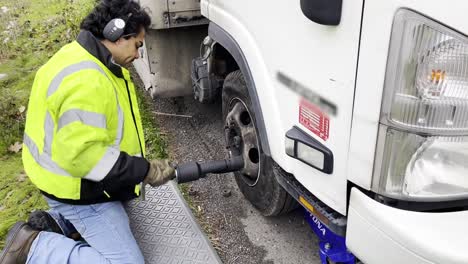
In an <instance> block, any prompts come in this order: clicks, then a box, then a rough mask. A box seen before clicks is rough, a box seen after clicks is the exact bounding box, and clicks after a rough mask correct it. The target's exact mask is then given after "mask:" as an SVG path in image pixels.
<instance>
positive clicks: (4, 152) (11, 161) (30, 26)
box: [0, 0, 166, 249]
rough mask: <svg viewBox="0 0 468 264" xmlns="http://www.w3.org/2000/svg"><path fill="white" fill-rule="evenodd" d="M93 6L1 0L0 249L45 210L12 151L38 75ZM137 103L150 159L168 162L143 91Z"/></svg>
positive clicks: (82, 1)
mask: <svg viewBox="0 0 468 264" xmlns="http://www.w3.org/2000/svg"><path fill="white" fill-rule="evenodd" d="M94 2H95V0H0V87H1V89H2V92H1V96H0V249H1V248H3V246H4V239H5V236H6V233H7V232H8V229H9V228H10V227H11V226H12V225H13V224H14V223H15V222H16V221H18V220H26V219H27V217H28V215H29V213H30V212H32V211H34V210H36V209H45V208H47V204H46V203H45V201H44V200H43V199H42V196H41V194H40V193H39V191H38V190H37V189H36V187H35V186H34V185H32V184H31V182H30V181H29V179H28V178H27V176H26V174H25V173H24V170H23V166H22V163H21V154H20V152H19V153H15V152H18V149H14V148H10V146H13V145H14V144H15V142H19V143H21V142H22V136H23V131H24V121H25V116H26V113H27V108H26V107H27V102H28V97H29V93H30V89H31V86H32V83H33V80H34V75H35V73H36V71H37V70H38V68H39V67H40V66H41V65H42V64H44V63H45V62H46V61H47V60H48V59H49V58H50V57H51V56H52V55H53V54H54V53H55V52H56V51H57V50H58V49H60V48H61V47H62V46H63V45H64V44H66V43H69V42H71V41H73V40H74V39H75V36H76V34H77V33H78V31H79V23H80V21H81V19H82V18H83V17H84V16H85V15H86V14H87V12H88V11H89V10H90V9H91V8H92V6H93V5H94ZM3 74H6V78H5V77H3ZM139 99H140V100H139V102H140V105H141V112H142V117H143V126H144V127H145V131H144V132H145V134H146V140H147V142H146V144H147V154H148V157H149V158H155V157H166V153H165V152H164V146H165V144H164V142H163V140H162V139H161V138H160V136H159V132H158V130H157V128H156V127H155V125H154V124H155V123H154V119H153V118H152V117H151V115H150V114H149V113H150V112H149V110H148V109H150V102H149V100H150V99H149V98H148V97H147V96H145V95H143V92H141V93H140V94H139ZM17 146H20V144H17ZM9 148H10V150H8V149H9Z"/></svg>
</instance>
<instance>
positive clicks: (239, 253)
mask: <svg viewBox="0 0 468 264" xmlns="http://www.w3.org/2000/svg"><path fill="white" fill-rule="evenodd" d="M154 106H155V108H154V111H155V115H156V119H157V120H158V123H159V127H160V129H161V132H162V133H163V135H165V138H166V140H167V141H168V142H167V143H168V146H169V149H168V153H169V156H170V157H171V158H172V159H173V160H175V161H177V162H185V161H200V160H209V159H223V158H224V157H225V151H224V138H223V123H222V120H221V103H220V102H215V103H214V104H210V105H201V104H199V103H197V102H196V101H194V100H193V99H192V98H191V97H183V98H176V99H156V100H155V104H154ZM161 113H169V114H177V115H187V116H190V117H183V116H168V115H162V114H161ZM187 189H188V194H189V196H190V200H191V204H192V205H193V209H194V212H195V215H196V216H197V218H198V221H199V223H200V224H201V226H202V227H203V228H204V230H205V232H206V233H207V235H208V237H209V238H210V240H211V242H212V244H213V246H214V247H215V249H216V250H217V252H218V254H219V256H220V258H221V260H222V261H223V263H320V258H319V256H318V247H317V244H318V242H317V238H316V237H315V235H314V234H313V232H312V230H311V229H310V227H309V226H308V225H307V223H306V222H305V220H304V219H303V216H302V211H301V210H297V211H295V212H292V213H290V214H288V215H285V216H281V217H263V216H262V215H261V214H260V213H259V212H258V211H257V210H256V209H255V208H253V207H252V206H251V205H250V204H249V202H248V201H246V200H245V199H244V197H243V195H242V193H241V192H240V191H239V189H238V188H237V185H236V182H235V180H234V177H233V176H232V174H223V175H209V176H208V177H207V178H205V179H201V180H199V181H197V182H194V183H192V184H190V185H189V187H188V188H187Z"/></svg>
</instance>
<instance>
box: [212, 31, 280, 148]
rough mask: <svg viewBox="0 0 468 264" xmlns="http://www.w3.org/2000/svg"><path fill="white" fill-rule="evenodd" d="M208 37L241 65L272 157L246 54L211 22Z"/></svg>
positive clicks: (262, 134)
mask: <svg viewBox="0 0 468 264" xmlns="http://www.w3.org/2000/svg"><path fill="white" fill-rule="evenodd" d="M208 35H209V36H210V37H211V38H212V39H214V40H215V41H216V42H218V43H219V44H220V45H221V46H223V47H224V48H225V49H226V50H227V51H228V52H229V53H230V54H231V56H232V57H233V58H234V60H236V63H237V65H239V68H240V70H241V72H242V74H243V75H244V78H245V81H246V84H247V88H248V90H249V96H250V100H251V101H252V107H253V110H254V112H255V118H256V121H257V122H256V125H257V128H258V130H259V133H260V138H261V139H262V140H261V142H262V150H263V152H264V153H265V155H267V156H271V154H270V145H269V144H268V136H267V133H266V128H265V122H264V119H263V114H262V113H263V112H262V108H261V107H260V101H259V99H258V94H257V89H256V87H255V82H254V80H253V77H252V73H251V72H250V68H249V64H248V62H247V59H246V58H245V56H244V53H243V52H242V50H241V48H240V47H239V44H237V42H236V40H235V39H234V38H233V37H232V36H231V35H230V34H229V33H228V32H226V31H225V30H224V29H222V28H221V27H220V26H218V25H216V24H215V23H213V22H210V25H209V26H208Z"/></svg>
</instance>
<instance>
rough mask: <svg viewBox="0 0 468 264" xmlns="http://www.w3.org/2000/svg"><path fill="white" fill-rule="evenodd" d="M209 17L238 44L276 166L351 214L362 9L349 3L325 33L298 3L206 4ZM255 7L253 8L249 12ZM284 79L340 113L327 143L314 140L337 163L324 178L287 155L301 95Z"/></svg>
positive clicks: (242, 0) (243, 0) (219, 0)
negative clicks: (350, 183) (353, 120)
mask: <svg viewBox="0 0 468 264" xmlns="http://www.w3.org/2000/svg"><path fill="white" fill-rule="evenodd" d="M204 5H208V9H207V10H203V9H202V13H203V15H205V16H207V17H208V19H209V20H210V21H211V22H213V23H215V24H217V25H218V26H220V27H221V28H223V29H224V30H225V31H227V32H228V33H229V34H231V36H232V37H233V38H234V39H235V40H236V41H237V44H238V45H239V46H240V48H241V50H242V52H243V53H244V55H245V58H246V59H247V63H248V66H249V68H250V70H251V72H252V75H253V80H254V82H255V86H256V88H257V94H258V95H259V100H260V105H261V109H262V113H263V116H264V121H265V127H266V128H267V136H268V140H269V142H270V151H271V155H272V157H273V159H274V160H275V161H276V162H277V163H278V164H279V165H280V166H281V167H282V168H283V169H284V170H286V171H288V172H290V173H293V174H294V176H295V177H296V179H297V180H298V181H299V182H300V183H301V184H302V185H304V186H305V187H306V188H307V189H308V190H309V191H310V192H311V193H313V194H314V195H315V196H317V197H318V198H319V199H320V200H322V201H323V202H324V203H326V204H327V205H328V206H330V207H332V208H333V209H335V210H336V211H338V212H340V213H342V214H346V184H347V178H346V177H347V173H346V172H347V160H348V146H349V137H350V129H351V128H350V126H351V117H352V107H353V96H354V82H355V75H356V64H357V55H358V45H359V31H360V23H361V16H360V14H361V11H362V1H360V0H350V1H344V4H343V11H342V19H341V24H340V25H339V26H336V27H334V26H323V25H319V24H317V23H315V22H312V21H310V20H309V19H307V18H306V17H305V16H304V15H303V13H302V11H301V8H300V5H299V2H290V1H277V2H275V3H274V4H273V3H272V2H271V1H266V0H263V1H247V0H238V1H224V0H210V1H206V0H205V1H203V0H202V6H204ZM245 7H248V8H245ZM278 73H283V74H284V75H286V76H288V77H289V78H290V79H292V80H294V81H295V82H297V83H299V84H301V85H303V86H305V87H307V88H309V89H311V90H313V91H314V92H315V93H317V94H318V95H320V96H321V97H322V98H324V99H326V100H327V101H329V102H331V103H333V104H335V105H336V106H337V108H338V109H337V115H335V116H333V115H330V135H329V138H328V140H327V141H324V140H322V139H321V138H319V137H318V136H316V135H314V134H312V133H309V134H311V135H312V136H314V137H315V138H316V139H317V140H319V141H321V143H322V144H324V145H325V146H326V147H328V148H329V149H330V150H331V151H332V152H333V155H334V171H333V174H331V175H329V174H325V173H322V172H320V171H318V170H316V169H313V168H312V167H310V166H308V165H306V164H305V163H302V162H301V161H298V160H295V159H292V158H290V157H289V156H287V155H286V153H285V144H284V138H285V133H286V132H287V131H288V130H289V129H291V128H292V127H293V126H294V125H297V126H298V127H301V128H302V129H303V130H304V131H306V132H310V131H308V130H307V129H306V128H305V127H303V126H302V125H301V124H299V101H300V97H299V96H298V94H297V93H295V92H293V91H291V89H290V88H288V87H286V86H285V85H284V84H282V83H281V82H279V80H278V78H277V75H278Z"/></svg>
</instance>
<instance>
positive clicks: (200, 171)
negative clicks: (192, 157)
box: [140, 156, 244, 201]
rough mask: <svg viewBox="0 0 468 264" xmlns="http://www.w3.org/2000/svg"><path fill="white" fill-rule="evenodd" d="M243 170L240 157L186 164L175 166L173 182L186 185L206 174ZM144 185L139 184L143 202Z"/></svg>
mask: <svg viewBox="0 0 468 264" xmlns="http://www.w3.org/2000/svg"><path fill="white" fill-rule="evenodd" d="M242 168H244V159H243V158H242V156H234V157H232V158H230V159H225V160H211V161H204V162H187V163H182V164H180V165H177V166H175V174H176V177H175V181H176V182H177V183H179V184H180V183H186V182H191V181H196V180H198V179H200V178H204V177H205V176H206V174H208V173H227V172H233V171H238V170H240V169H242ZM145 193H146V192H145V185H144V184H141V198H140V199H141V200H142V201H144V200H145Z"/></svg>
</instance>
